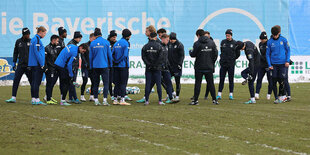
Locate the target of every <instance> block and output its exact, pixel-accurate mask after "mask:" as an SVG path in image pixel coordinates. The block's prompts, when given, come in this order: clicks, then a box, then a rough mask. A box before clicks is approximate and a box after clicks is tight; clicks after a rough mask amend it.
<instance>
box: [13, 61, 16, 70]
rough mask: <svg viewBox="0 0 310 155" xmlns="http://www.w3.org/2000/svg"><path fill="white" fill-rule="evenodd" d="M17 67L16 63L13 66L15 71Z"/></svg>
mask: <svg viewBox="0 0 310 155" xmlns="http://www.w3.org/2000/svg"><path fill="white" fill-rule="evenodd" d="M16 69H17V67H16V63H14V65H13V71H16Z"/></svg>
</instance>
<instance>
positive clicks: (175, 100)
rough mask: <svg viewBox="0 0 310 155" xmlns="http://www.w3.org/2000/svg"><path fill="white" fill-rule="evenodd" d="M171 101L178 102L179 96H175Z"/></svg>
mask: <svg viewBox="0 0 310 155" xmlns="http://www.w3.org/2000/svg"><path fill="white" fill-rule="evenodd" d="M172 102H180V98H179V97H175V98H173V99H172Z"/></svg>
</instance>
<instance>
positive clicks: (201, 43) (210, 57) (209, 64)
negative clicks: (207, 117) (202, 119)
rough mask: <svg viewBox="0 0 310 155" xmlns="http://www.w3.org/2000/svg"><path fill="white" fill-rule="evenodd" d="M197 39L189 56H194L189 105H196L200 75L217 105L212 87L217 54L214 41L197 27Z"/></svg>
mask: <svg viewBox="0 0 310 155" xmlns="http://www.w3.org/2000/svg"><path fill="white" fill-rule="evenodd" d="M196 35H197V37H198V41H196V42H195V43H194V46H193V50H191V51H190V53H189V54H190V56H191V57H193V58H195V90H194V97H193V100H192V102H191V103H190V104H189V105H198V98H199V94H200V88H201V81H202V77H203V76H205V79H206V80H207V83H208V85H207V86H208V87H209V90H210V92H211V96H212V100H213V101H212V102H213V104H215V105H218V104H219V103H218V101H217V99H216V95H215V87H214V79H213V73H214V66H215V61H216V59H217V56H218V51H217V48H216V45H215V43H214V42H213V41H212V40H211V39H210V38H209V37H207V36H205V31H204V30H202V29H198V30H197V31H196Z"/></svg>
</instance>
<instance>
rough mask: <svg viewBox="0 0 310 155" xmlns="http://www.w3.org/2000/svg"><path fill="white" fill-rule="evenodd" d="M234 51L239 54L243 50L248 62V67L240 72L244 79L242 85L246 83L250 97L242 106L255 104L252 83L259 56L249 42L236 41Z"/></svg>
mask: <svg viewBox="0 0 310 155" xmlns="http://www.w3.org/2000/svg"><path fill="white" fill-rule="evenodd" d="M235 50H237V51H236V52H238V53H240V50H244V53H245V55H246V58H247V59H248V61H249V67H248V68H246V69H245V70H243V71H242V72H241V76H242V77H243V78H244V79H245V81H244V82H243V83H242V85H245V84H246V83H247V82H248V86H249V91H250V96H251V99H250V100H249V101H248V102H245V103H244V104H253V103H256V100H255V94H254V81H255V78H256V75H257V71H258V69H259V68H260V54H259V52H258V49H257V48H256V46H255V45H254V44H253V43H252V42H251V41H246V42H242V41H237V42H236V48H235Z"/></svg>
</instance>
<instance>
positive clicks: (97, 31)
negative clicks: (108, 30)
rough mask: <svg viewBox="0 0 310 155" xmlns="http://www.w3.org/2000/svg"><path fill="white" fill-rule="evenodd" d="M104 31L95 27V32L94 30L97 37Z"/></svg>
mask: <svg viewBox="0 0 310 155" xmlns="http://www.w3.org/2000/svg"><path fill="white" fill-rule="evenodd" d="M101 35H102V33H101V30H100V29H99V28H97V27H96V28H95V32H94V36H95V37H97V36H101Z"/></svg>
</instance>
